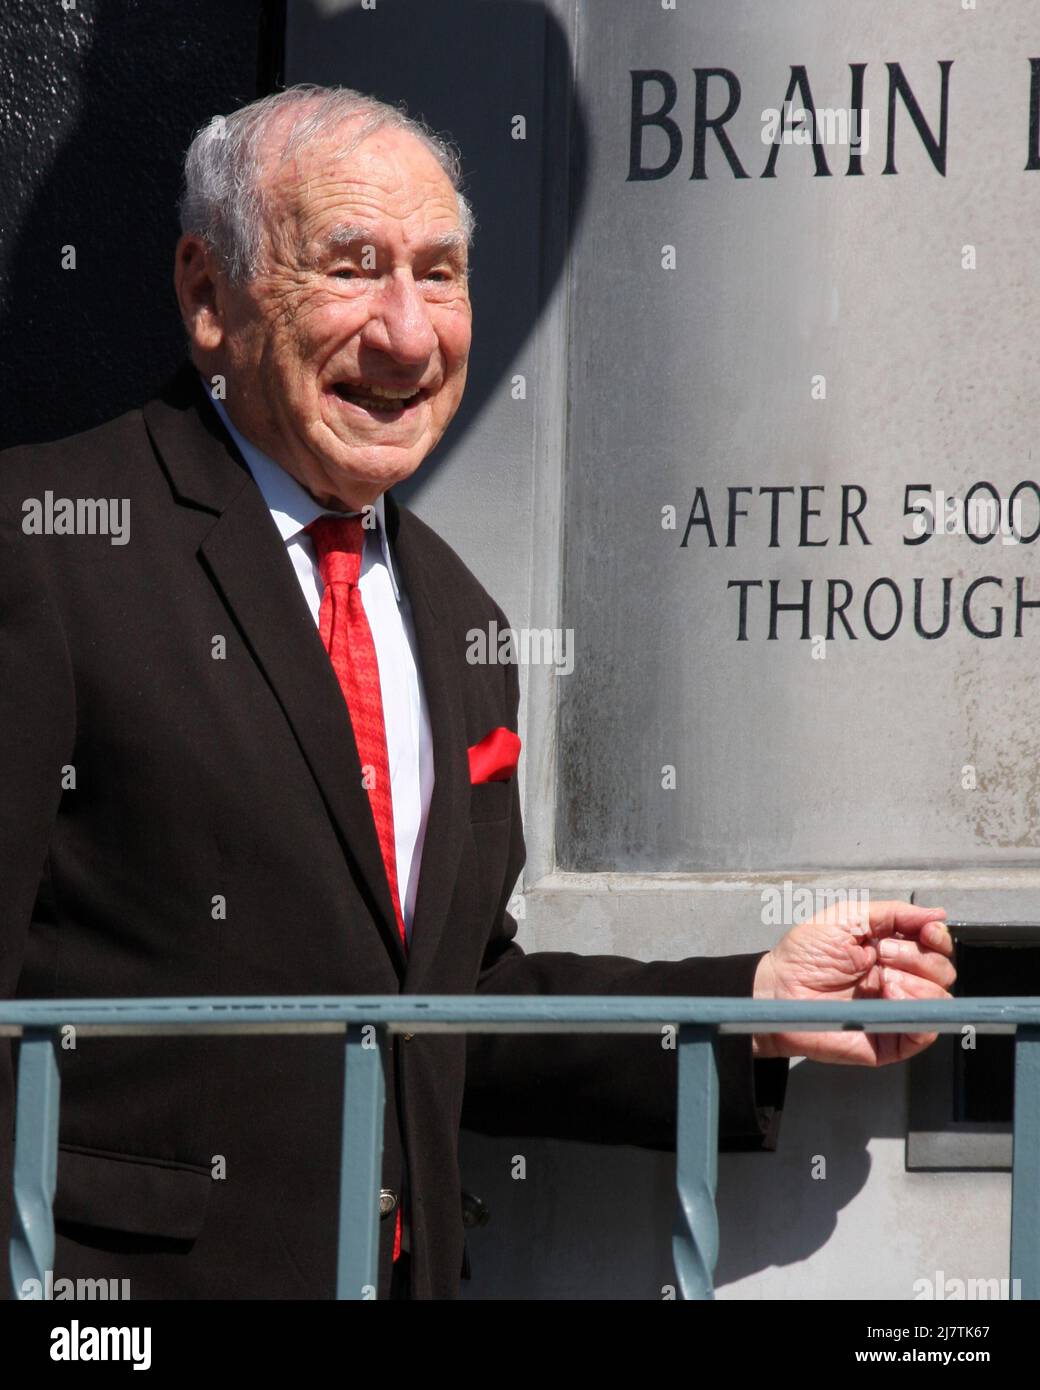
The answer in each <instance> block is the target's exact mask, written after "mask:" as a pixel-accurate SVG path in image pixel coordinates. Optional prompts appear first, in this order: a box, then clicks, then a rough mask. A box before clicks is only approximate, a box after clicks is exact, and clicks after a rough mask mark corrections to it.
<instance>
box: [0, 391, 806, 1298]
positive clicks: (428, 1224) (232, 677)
mask: <svg viewBox="0 0 1040 1390" xmlns="http://www.w3.org/2000/svg"><path fill="white" fill-rule="evenodd" d="M47 489H50V490H51V491H52V492H53V493H54V495H55V497H68V498H79V497H90V498H128V499H130V513H129V515H130V541H129V544H126V545H123V546H118V545H112V544H111V543H110V540H109V538H108V537H106V536H103V535H95V536H89V535H87V536H83V535H78V536H77V535H70V536H57V535H55V536H27V535H25V534H23V532H22V526H21V522H22V514H23V513H22V503H23V501H24V500H25V499H26V498H28V497H37V498H42V497H43V494H44V492H45V490H47ZM386 515H387V525H388V532H389V535H390V540H391V545H392V547H393V552H394V557H395V562H396V564H397V567H398V570H399V573H400V575H401V576H402V578H403V583H404V586H405V588H406V591H407V593H408V594H409V596H410V599H411V603H412V605H413V610H414V621H415V629H416V636H417V643H418V648H419V658H420V663H421V670H422V678H423V681H424V685H425V689H426V694H427V698H428V701H429V708H430V716H431V723H432V732H433V743H434V762H435V779H436V780H435V788H434V792H433V800H432V806H431V810H430V818H429V826H428V832H427V835H426V840H425V847H424V854H423V859H422V869H421V877H420V885H419V892H418V901H417V905H416V912H415V920H414V935H413V945H412V949H411V952H410V954H409V958H408V960H407V962H406V960H405V958H404V955H403V953H402V948H401V945H400V941H399V938H398V936H397V932H396V928H395V925H394V917H393V911H392V908H391V903H390V897H389V892H388V888H387V883H386V878H385V873H384V871H383V869H382V862H381V858H380V852H379V845H378V841H377V837H376V833H375V829H374V826H373V822H372V818H371V814H370V811H369V807H368V803H367V793H366V792H365V791H364V789H363V786H362V778H361V771H360V767H359V763H358V756H357V752H356V749H355V745H354V741H353V736H352V732H351V727H350V721H349V716H348V714H347V710H346V707H345V704H344V701H343V697H342V695H341V693H340V689H339V686H338V684H337V681H336V677H335V675H334V673H333V671H332V667H331V664H330V662H329V660H328V657H327V655H326V653H325V650H324V648H323V646H322V644H321V640H320V638H319V636H318V633H317V630H316V628H315V624H314V622H313V621H312V619H311V616H310V614H309V612H308V610H307V607H306V604H305V601H304V598H303V596H302V594H301V592H300V589H299V586H298V583H297V580H296V577H295V575H294V573H293V570H292V566H291V564H290V561H289V559H288V557H287V555H286V551H285V547H284V544H283V542H282V540H281V538H280V537H279V535H278V533H277V531H276V529H275V527H274V525H273V523H272V521H271V519H270V516H269V514H268V511H267V508H266V506H265V504H264V501H263V498H262V496H261V494H260V491H259V490H258V488H257V487H256V485H255V483H254V482H253V480H252V477H251V475H250V473H249V471H248V469H247V468H246V466H245V464H244V462H243V460H242V459H241V457H240V456H239V455H238V453H237V451H236V449H235V448H234V446H233V444H232V443H231V441H230V440H229V438H228V437H227V435H226V432H225V431H224V429H223V427H222V425H221V424H220V421H219V420H218V418H217V416H216V413H215V411H214V410H213V407H212V404H211V403H210V402H209V401H208V399H207V397H206V393H205V391H204V389H203V388H202V387H201V386H200V384H199V380H198V377H197V375H196V372H195V370H194V368H193V367H192V366H191V365H190V364H185V366H184V367H183V368H182V370H181V371H180V372H179V373H178V374H177V376H176V377H175V378H174V379H173V380H172V381H171V383H169V384H168V386H167V387H166V389H165V390H164V391H163V392H162V394H161V395H160V396H159V397H158V398H156V399H155V400H152V401H150V402H149V403H148V405H146V406H145V407H144V409H143V410H135V411H131V412H130V413H128V414H126V415H123V416H121V417H120V418H119V419H117V420H113V421H111V422H110V423H108V424H106V425H103V426H101V427H100V428H97V429H93V430H90V431H88V432H87V433H84V434H80V435H77V436H75V437H73V438H70V439H65V440H61V441H58V442H57V443H53V444H47V445H42V446H39V447H27V448H20V449H15V450H9V451H7V452H6V453H5V454H4V455H3V456H2V459H0V672H2V677H0V769H2V775H0V874H2V882H0V901H2V903H3V926H2V935H0V989H2V990H3V991H4V995H5V996H6V997H10V996H13V995H16V994H17V995H19V996H23V997H31V998H45V997H65V998H68V997H90V996H93V997H100V996H164V995H192V994H215V995H220V994H224V995H237V994H243V995H267V994H288V995H306V994H321V995H338V994H394V993H397V992H406V993H419V992H421V993H427V992H429V993H438V994H465V993H468V992H470V991H473V990H480V991H483V992H486V993H489V994H529V993H564V994H572V993H574V994H580V993H594V994H600V993H602V994H627V993H642V994H646V993H651V994H694V995H696V994H726V995H741V994H743V995H747V994H748V993H749V992H750V989H751V981H752V976H753V972H754V967H755V964H756V962H757V960H758V956H757V955H745V956H737V957H730V958H728V959H705V960H694V959H691V960H685V961H681V962H659V963H640V962H637V961H633V960H627V959H622V958H617V957H612V956H581V955H575V954H571V953H566V952H560V953H557V952H551V953H550V952H544V953H537V954H530V955H526V954H524V952H523V951H521V950H520V948H519V947H518V946H517V945H516V943H515V941H514V939H513V938H514V935H515V931H516V926H515V923H514V922H513V920H512V919H511V917H510V916H509V915H508V914H507V912H506V903H507V901H508V899H509V896H510V892H511V890H512V888H513V886H514V884H515V882H516V879H517V876H518V874H519V871H520V869H521V866H522V864H523V859H524V844H523V835H522V830H521V821H520V804H519V797H518V793H517V786H516V781H515V778H514V779H513V780H511V781H509V782H491V783H488V784H486V785H479V786H471V785H470V781H469V774H468V766H467V755H466V750H467V747H468V746H470V745H472V744H474V743H476V742H478V741H479V740H480V739H482V738H483V737H484V736H485V735H486V734H487V733H488V732H489V731H490V730H492V729H494V728H496V727H500V726H508V727H509V728H513V729H515V728H516V719H517V707H518V700H519V694H518V680H517V672H516V668H515V666H512V665H505V666H501V665H500V666H473V665H470V664H468V663H467V661H466V659H465V648H466V640H467V639H466V632H467V630H469V629H471V628H475V627H476V628H484V629H486V628H487V625H488V624H489V623H490V622H491V620H493V619H494V620H496V621H497V622H498V623H499V625H500V627H502V626H505V625H506V621H507V620H506V619H505V616H504V615H503V613H502V612H501V610H500V609H499V608H498V607H497V606H496V604H495V603H494V602H493V600H492V599H491V598H490V597H489V596H488V594H487V593H486V592H485V590H484V589H483V588H482V587H481V586H480V584H479V583H478V582H477V581H476V579H475V578H474V577H473V576H472V575H471V574H470V573H469V571H468V570H467V569H466V567H465V566H464V565H463V563H462V562H461V560H460V559H459V558H458V556H457V555H456V554H455V553H454V552H453V551H452V550H451V549H450V548H449V547H448V546H447V545H446V544H445V543H444V542H443V541H442V540H440V539H439V538H438V537H437V536H436V535H435V534H434V533H433V532H432V531H431V530H430V529H429V528H428V527H427V526H425V525H424V524H423V523H422V522H421V521H420V520H419V519H418V518H417V517H416V516H414V515H413V514H412V513H410V512H409V511H407V510H406V509H405V508H404V507H399V506H397V505H395V504H394V502H393V499H392V498H388V499H387V513H386ZM217 637H223V638H224V639H225V640H226V656H225V657H224V659H220V660H217V659H214V655H213V652H214V639H215V638H217ZM66 767H71V768H74V770H75V787H74V789H73V788H70V789H67V790H63V789H62V771H61V770H62V769H63V768H66ZM217 895H220V896H221V897H222V898H223V899H224V901H225V903H226V916H225V917H224V919H223V920H220V919H219V918H218V919H216V920H215V918H214V914H213V902H214V899H215V897H216V896H217ZM467 1054H468V1055H467ZM0 1060H2V1067H0V1122H2V1125H3V1133H4V1135H7V1134H9V1133H10V1130H11V1127H12V1119H11V1110H12V1100H11V1093H12V1072H11V1065H10V1061H9V1058H8V1053H7V1048H6V1045H5V1050H4V1052H3V1053H2V1054H0ZM61 1067H62V1123H61V1147H60V1155H59V1168H58V1194H57V1205H56V1214H57V1218H58V1223H59V1224H58V1248H57V1255H56V1260H55V1265H56V1274H57V1276H59V1277H60V1276H62V1275H67V1276H69V1277H76V1276H80V1277H92V1278H100V1277H117V1278H129V1279H130V1280H131V1296H132V1297H136V1298H142V1297H203V1298H219V1297H238V1298H248V1297H275V1298H297V1297H330V1296H332V1295H333V1292H334V1262H335V1240H336V1213H337V1199H338V1174H339V1146H340V1117H341V1104H342V1100H341V1097H342V1073H343V1043H342V1038H341V1037H338V1036H336V1037H333V1036H308V1037H285V1036H281V1037H274V1038H268V1039H261V1038H256V1037H252V1038H228V1039H219V1038H193V1039H184V1038H147V1039H132V1040H126V1039H119V1040H113V1039H104V1040H101V1039H94V1040H91V1039H88V1038H81V1039H80V1040H79V1043H78V1046H77V1047H76V1049H75V1050H74V1051H66V1052H62V1053H61ZM721 1067H722V1074H721V1083H722V1084H721V1091H722V1132H723V1137H724V1139H725V1140H726V1141H727V1142H728V1143H731V1144H733V1145H747V1144H751V1145H755V1144H761V1142H762V1135H763V1130H764V1124H765V1121H764V1118H763V1107H764V1106H767V1107H768V1106H773V1107H777V1106H778V1105H779V1103H780V1100H781V1094H780V1093H781V1092H782V1080H783V1076H784V1075H785V1073H786V1064H784V1063H780V1064H779V1065H777V1064H768V1063H767V1064H762V1063H754V1064H753V1063H752V1061H751V1055H750V1044H749V1042H748V1040H747V1039H739V1038H734V1039H730V1040H726V1041H724V1042H723V1043H722V1045H721ZM675 1079H676V1071H675V1054H674V1052H670V1051H666V1050H664V1049H662V1047H661V1046H660V1043H659V1040H658V1039H656V1038H653V1037H646V1038H640V1037H633V1036H627V1037H625V1036H621V1037H615V1038H602V1037H601V1038H592V1037H584V1038H582V1037H576V1036H575V1037H569V1038H567V1039H563V1040H561V1039H558V1038H544V1037H542V1038H537V1037H535V1038H531V1039H522V1038H515V1037H510V1038H504V1037H498V1038H491V1039H487V1040H480V1039H476V1040H472V1041H470V1042H469V1043H467V1041H466V1039H465V1038H463V1037H460V1036H449V1037H443V1036H440V1037H426V1036H418V1037H415V1038H413V1039H411V1040H409V1041H405V1040H398V1041H397V1042H395V1044H394V1046H393V1048H392V1050H391V1055H390V1058H389V1072H388V1092H387V1095H388V1100H387V1114H386V1136H385V1158H384V1165H383V1182H384V1185H385V1186H386V1187H388V1188H392V1189H393V1190H394V1191H395V1192H396V1191H400V1189H401V1182H402V1165H403V1164H404V1163H405V1162H407V1165H408V1173H409V1182H410V1190H411V1194H412V1201H411V1225H412V1247H413V1249H412V1280H413V1283H412V1292H413V1295H414V1296H418V1297H444V1296H453V1295H454V1294H456V1293H457V1291H458V1280H459V1277H460V1267H461V1264H462V1259H463V1244H464V1242H463V1226H462V1221H461V1215H460V1175H459V1167H458V1157H457V1149H458V1135H459V1126H460V1122H461V1121H465V1122H466V1123H468V1124H471V1125H473V1126H474V1127H475V1128H481V1129H485V1130H488V1131H493V1132H500V1133H506V1134H508V1133H516V1134H546V1135H561V1136H576V1137H582V1138H585V1139H602V1140H604V1141H609V1142H623V1141H629V1142H633V1143H640V1144H646V1145H651V1146H658V1147H660V1146H668V1145H670V1144H671V1143H672V1142H673V1128H674V1122H675V1102H674V1088H675ZM756 1081H757V1085H758V1094H757V1096H756V1093H755V1089H756ZM464 1083H465V1091H464ZM8 1152H9V1149H8V1145H7V1144H6V1143H0V1155H3V1157H4V1162H3V1166H2V1171H0V1193H2V1201H3V1204H4V1205H3V1207H2V1209H0V1240H3V1241H4V1242H5V1245H4V1248H5V1249H6V1240H7V1238H8V1229H9V1218H10V1210H9V1197H10V1182H11V1177H10V1170H9V1166H8V1157H7V1155H8ZM218 1155H219V1156H221V1157H222V1158H223V1160H224V1171H225V1174H226V1175H225V1176H224V1177H222V1178H219V1179H214V1178H213V1177H211V1172H212V1166H213V1163H214V1159H215V1156H218ZM381 1230H382V1238H383V1243H382V1266H381V1268H382V1281H381V1294H382V1295H385V1294H386V1292H387V1289H388V1284H389V1274H390V1268H391V1259H390V1255H391V1242H392V1238H393V1221H392V1220H384V1221H383V1222H382V1224H381ZM4 1263H5V1265H6V1259H5V1261H4Z"/></svg>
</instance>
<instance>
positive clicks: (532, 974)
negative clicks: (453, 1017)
mask: <svg viewBox="0 0 1040 1390" xmlns="http://www.w3.org/2000/svg"><path fill="white" fill-rule="evenodd" d="M503 622H504V619H503ZM505 669H506V672H507V680H508V682H509V688H508V696H507V698H508V700H509V705H510V714H511V717H512V724H511V727H513V728H515V727H516V715H517V710H518V707H519V678H518V675H517V671H516V667H515V666H514V665H511V664H510V665H507V666H506V668H505ZM511 817H512V828H511V841H510V852H509V861H508V867H507V870H506V874H505V878H504V881H503V885H502V894H501V898H500V900H499V904H498V911H497V914H496V919H495V923H494V927H493V929H492V933H491V936H490V939H489V942H488V945H487V949H486V951H485V955H484V959H483V962H482V968H481V973H480V979H479V981H478V984H477V989H478V992H479V993H484V994H557V995H561V994H602V995H611V994H616V995H676V996H681V995H685V996H705V995H707V996H711V995H715V996H727V995H728V996H737V997H745V998H746V997H750V995H751V992H752V986H753V982H754V976H755V969H756V967H757V965H758V962H759V960H760V959H761V953H755V954H749V955H736V956H721V957H704V958H698V957H691V958H688V959H686V960H679V961H639V960H632V959H629V958H626V957H624V956H587V955H579V954H577V953H575V952H569V951H537V952H531V953H526V952H524V951H523V950H522V949H521V948H520V946H518V945H517V943H516V941H515V936H516V931H517V924H516V922H515V921H514V919H513V918H512V917H511V916H510V915H509V913H508V912H507V911H506V904H507V903H508V901H509V896H510V893H511V892H512V889H513V886H514V884H515V883H516V880H517V878H518V876H519V873H520V870H521V868H522V867H523V863H524V857H525V851H524V839H523V829H522V824H521V811H520V794H519V790H518V787H517V785H516V782H515V780H514V783H513V801H512V811H511ZM717 1057H718V1064H719V1138H720V1143H721V1145H722V1147H723V1148H725V1149H761V1148H773V1147H775V1143H776V1129H777V1125H778V1122H779V1114H780V1110H781V1108H782V1106H783V1101H784V1092H785V1088H786V1084H787V1068H788V1063H787V1061H786V1060H784V1059H780V1060H772V1059H769V1060H757V1059H754V1058H753V1057H752V1054H751V1038H750V1037H749V1036H738V1035H727V1036H722V1037H720V1039H719V1042H718V1051H717ZM677 1084H678V1065H677V1055H676V1051H675V1049H674V1048H667V1047H665V1046H663V1045H662V1039H661V1037H659V1036H657V1035H653V1034H646V1035H643V1034H634V1033H628V1034H614V1035H611V1034H593V1033H584V1034H577V1033H576V1034H542V1035H535V1034H532V1035H524V1034H487V1035H479V1034H470V1035H469V1037H468V1040H467V1070H466V1092H465V1098H464V1104H463V1113H462V1123H463V1125H464V1126H466V1127H467V1128H469V1129H474V1130H478V1131H481V1132H483V1133H486V1134H503V1135H518V1136H520V1135H543V1136H547V1137H555V1138H567V1139H585V1140H594V1141H597V1142H600V1143H628V1144H639V1145H642V1146H643V1147H647V1148H658V1149H672V1148H674V1147H675V1124H676V1089H677Z"/></svg>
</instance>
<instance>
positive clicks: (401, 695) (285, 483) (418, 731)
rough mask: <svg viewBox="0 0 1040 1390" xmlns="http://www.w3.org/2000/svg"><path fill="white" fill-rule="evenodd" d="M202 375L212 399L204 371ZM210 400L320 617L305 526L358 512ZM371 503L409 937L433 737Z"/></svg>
mask: <svg viewBox="0 0 1040 1390" xmlns="http://www.w3.org/2000/svg"><path fill="white" fill-rule="evenodd" d="M202 382H203V386H204V387H205V389H206V392H207V394H208V395H209V396H210V399H211V400H213V396H212V393H211V392H210V390H209V385H208V383H207V382H206V380H205V378H204V377H203V379H202ZM213 404H214V405H215V406H216V409H217V414H218V415H219V416H220V418H221V419H222V420H223V422H224V424H225V426H226V427H227V430H228V433H229V434H230V435H231V438H232V439H233V440H234V441H235V443H236V444H237V445H238V448H239V450H240V452H241V454H242V457H243V458H244V459H245V461H246V463H247V464H248V466H249V470H250V472H251V473H252V475H253V477H254V479H255V480H256V484H257V487H259V489H260V491H261V493H262V494H263V498H264V501H265V502H266V503H267V507H268V510H269V511H270V513H271V519H272V521H273V522H274V524H275V525H276V526H277V528H278V533H279V535H280V536H281V538H282V540H283V541H284V542H285V548H286V551H287V552H288V555H289V559H290V560H291V561H292V565H293V569H294V570H295V571H296V578H297V579H298V580H299V584H300V588H301V589H302V590H303V596H304V598H305V599H306V600H307V606H308V607H309V608H310V610H311V615H312V617H313V618H314V622H315V624H317V622H318V614H319V611H320V608H321V596H322V591H323V588H324V586H323V584H322V581H321V573H320V571H319V569H318V562H317V557H316V555H315V550H314V542H313V541H312V540H311V538H310V537H309V536H308V535H306V534H305V532H304V527H306V526H309V525H310V523H311V522H312V521H314V520H316V518H317V517H319V516H325V515H326V514H327V515H330V516H357V515H358V513H357V512H335V511H332V510H331V509H330V508H328V507H323V506H322V505H321V503H319V502H317V501H316V500H315V499H314V498H313V497H312V496H311V494H310V493H309V492H308V491H307V490H306V488H304V487H302V486H301V485H300V484H299V483H298V482H297V481H296V479H295V478H293V477H292V476H291V475H290V474H289V473H287V472H286V471H285V469H284V468H282V467H281V466H280V464H278V463H276V462H275V461H274V460H273V459H271V458H268V456H267V455H266V454H264V453H262V452H261V450H259V449H258V448H257V447H256V445H255V444H251V443H250V442H249V440H248V439H245V438H244V437H243V436H242V434H240V432H239V431H238V430H237V429H236V428H235V426H234V425H233V424H232V422H231V418H230V416H229V415H228V413H227V411H226V410H225V409H224V404H223V402H222V401H218V400H213ZM374 511H375V515H376V520H377V523H378V530H379V538H380V541H381V544H380V545H379V546H376V545H373V544H372V537H373V535H374V532H373V531H366V532H365V543H364V549H363V551H362V556H361V577H360V579H359V581H358V588H359V589H360V590H361V601H362V603H363V604H364V606H365V616H366V617H367V618H368V625H369V627H370V628H371V630H372V641H373V643H374V644H375V649H376V660H377V661H378V663H379V688H380V691H381V693H382V698H383V719H384V722H385V724H386V748H387V754H388V757H389V762H390V794H391V798H392V800H393V806H394V839H395V841H396V850H397V886H398V891H399V892H400V895H401V911H402V914H403V915H404V924H405V932H406V935H407V937H408V940H409V942H411V936H412V917H413V915H414V912H415V895H416V891H417V889H418V886H419V864H420V861H421V859H422V848H423V840H424V839H425V836H426V822H427V818H428V816H429V810H430V795H431V793H432V791H433V740H432V738H431V735H430V719H429V712H428V710H427V707H426V699H425V695H424V693H423V687H422V680H421V678H420V675H419V664H418V661H417V659H416V650H417V649H416V643H415V628H414V625H413V622H412V613H411V606H410V604H409V602H408V597H407V595H406V594H403V593H402V592H401V590H400V589H399V588H398V584H397V576H396V574H395V573H394V566H393V560H392V557H391V554H390V544H389V541H388V539H387V534H386V526H385V521H384V508H383V498H382V497H380V498H379V499H378V501H377V502H376V503H375V504H374Z"/></svg>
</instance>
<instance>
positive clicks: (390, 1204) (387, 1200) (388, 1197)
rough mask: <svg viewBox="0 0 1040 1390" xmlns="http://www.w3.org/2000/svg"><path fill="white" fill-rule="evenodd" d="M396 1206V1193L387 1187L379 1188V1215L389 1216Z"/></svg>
mask: <svg viewBox="0 0 1040 1390" xmlns="http://www.w3.org/2000/svg"><path fill="white" fill-rule="evenodd" d="M396 1206H397V1193H396V1192H394V1191H393V1190H392V1189H391V1188H389V1187H381V1188H380V1189H379V1215H380V1216H389V1215H390V1213H391V1212H392V1211H393V1210H394V1208H395V1207H396Z"/></svg>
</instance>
